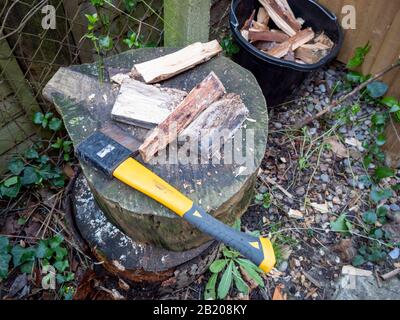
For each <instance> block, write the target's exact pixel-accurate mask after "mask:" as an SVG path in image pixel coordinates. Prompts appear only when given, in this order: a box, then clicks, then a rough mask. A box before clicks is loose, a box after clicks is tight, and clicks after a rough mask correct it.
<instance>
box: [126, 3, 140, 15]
mask: <svg viewBox="0 0 400 320" xmlns="http://www.w3.org/2000/svg"><path fill="white" fill-rule="evenodd" d="M137 2H138V1H137V0H124V7H125V11H127V12H128V13H130V12H132V10H133V9H134V8H135V7H136V5H137Z"/></svg>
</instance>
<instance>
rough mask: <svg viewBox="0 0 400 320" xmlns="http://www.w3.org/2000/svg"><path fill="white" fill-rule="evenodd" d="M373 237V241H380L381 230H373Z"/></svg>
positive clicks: (381, 236)
mask: <svg viewBox="0 0 400 320" xmlns="http://www.w3.org/2000/svg"><path fill="white" fill-rule="evenodd" d="M374 237H375V239H382V238H383V231H382V229H375V230H374Z"/></svg>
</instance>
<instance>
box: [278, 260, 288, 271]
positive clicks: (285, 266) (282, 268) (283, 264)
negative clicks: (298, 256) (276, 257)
mask: <svg viewBox="0 0 400 320" xmlns="http://www.w3.org/2000/svg"><path fill="white" fill-rule="evenodd" d="M288 267H289V264H288V262H287V261H282V262H281V264H280V265H279V267H278V270H279V271H280V272H286V270H287V269H288Z"/></svg>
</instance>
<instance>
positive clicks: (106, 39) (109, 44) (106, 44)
mask: <svg viewBox="0 0 400 320" xmlns="http://www.w3.org/2000/svg"><path fill="white" fill-rule="evenodd" d="M99 45H100V48H102V49H103V50H105V51H109V50H111V49H112V48H113V45H114V44H113V40H112V38H111V37H110V36H101V37H99Z"/></svg>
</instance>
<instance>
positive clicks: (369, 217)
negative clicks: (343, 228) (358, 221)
mask: <svg viewBox="0 0 400 320" xmlns="http://www.w3.org/2000/svg"><path fill="white" fill-rule="evenodd" d="M362 218H363V221H364V222H365V223H366V224H375V222H376V221H377V220H378V217H377V215H376V213H375V212H373V211H367V212H364V213H363V215H362Z"/></svg>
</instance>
